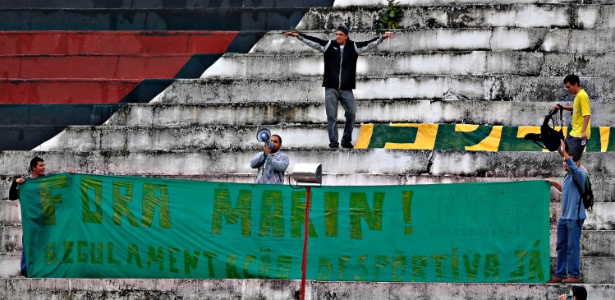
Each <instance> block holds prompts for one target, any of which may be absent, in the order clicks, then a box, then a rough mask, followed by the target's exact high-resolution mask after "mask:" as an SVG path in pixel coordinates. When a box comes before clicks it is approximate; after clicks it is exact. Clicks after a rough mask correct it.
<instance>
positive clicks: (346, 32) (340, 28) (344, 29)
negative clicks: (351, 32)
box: [335, 24, 348, 35]
mask: <svg viewBox="0 0 615 300" xmlns="http://www.w3.org/2000/svg"><path fill="white" fill-rule="evenodd" d="M338 30H339V31H342V32H344V34H345V35H348V27H346V25H343V24H342V25H340V26H337V29H335V31H338Z"/></svg>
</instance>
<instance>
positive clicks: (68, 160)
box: [0, 137, 615, 185]
mask: <svg viewBox="0 0 615 300" xmlns="http://www.w3.org/2000/svg"><path fill="white" fill-rule="evenodd" d="M283 138H284V137H283ZM259 144H260V143H259V142H257V141H254V145H255V146H258V145H259ZM259 151H260V149H259V150H254V151H237V150H235V149H217V150H213V151H193V150H183V151H134V152H131V151H88V152H77V151H64V150H61V151H49V152H19V151H4V152H1V153H0V170H3V171H2V172H3V173H4V174H3V175H4V176H16V175H22V174H23V173H24V166H26V165H27V163H28V162H29V161H30V159H31V158H32V157H33V156H34V155H39V156H41V157H42V158H43V159H45V162H46V165H47V172H53V171H54V170H66V169H67V168H72V169H74V170H76V171H77V172H83V173H97V174H114V175H140V176H198V175H202V174H206V173H208V174H212V175H213V174H254V173H255V172H254V170H253V169H251V168H250V165H249V162H250V160H251V159H252V158H253V157H254V155H255V154H256V153H257V152H259ZM283 151H284V152H285V153H286V154H287V155H288V156H289V157H290V165H289V168H288V170H289V171H290V170H292V168H293V166H294V164H295V163H299V162H301V163H321V164H322V170H323V173H324V174H329V175H336V174H348V175H360V174H388V175H409V176H412V175H414V176H418V175H422V174H425V175H426V176H427V175H430V176H468V177H471V178H480V177H496V178H508V179H510V180H515V178H548V177H559V176H561V175H562V174H563V170H562V165H561V157H560V156H559V154H557V153H552V152H551V153H543V152H468V151H456V150H455V151H450V150H449V151H442V150H434V151H417V150H388V149H365V150H364V149H357V150H348V149H339V150H329V149H327V150H320V149H316V150H309V149H296V150H295V149H289V150H284V149H283ZM614 159H615V152H602V153H599V152H589V153H585V154H584V155H583V165H584V166H585V167H586V168H587V169H588V170H589V172H590V174H591V175H592V176H593V177H595V178H597V177H607V176H613V175H614V174H615V165H613V164H612V163H611V162H612V161H613V160H614ZM161 166H164V168H161ZM323 184H325V185H328V184H329V183H327V182H323Z"/></svg>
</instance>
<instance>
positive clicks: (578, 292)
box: [572, 285, 587, 300]
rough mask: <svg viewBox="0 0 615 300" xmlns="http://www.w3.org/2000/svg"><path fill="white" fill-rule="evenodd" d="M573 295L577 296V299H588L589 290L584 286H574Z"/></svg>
mask: <svg viewBox="0 0 615 300" xmlns="http://www.w3.org/2000/svg"><path fill="white" fill-rule="evenodd" d="M572 295H573V296H575V297H577V300H587V290H586V289H585V287H583V286H580V285H578V286H577V285H575V286H573V287H572Z"/></svg>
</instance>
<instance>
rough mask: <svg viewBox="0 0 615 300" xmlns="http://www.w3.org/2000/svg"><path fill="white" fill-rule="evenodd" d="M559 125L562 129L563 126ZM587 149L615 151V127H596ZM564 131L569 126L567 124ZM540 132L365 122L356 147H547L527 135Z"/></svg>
mask: <svg viewBox="0 0 615 300" xmlns="http://www.w3.org/2000/svg"><path fill="white" fill-rule="evenodd" d="M556 129H558V130H559V127H557V128H556ZM590 130H591V138H590V139H589V140H588V141H587V145H586V148H585V151H587V152H613V151H615V137H614V138H611V136H613V135H614V134H615V130H611V127H592V128H590ZM562 132H563V133H564V135H566V133H567V132H568V128H565V127H564V128H563V130H562ZM528 133H540V126H497V125H473V124H412V123H408V124H405V123H390V124H361V131H360V132H359V137H358V139H357V142H356V144H355V149H366V148H386V149H411V150H461V151H489V152H501V151H547V150H544V149H542V148H541V147H539V146H538V145H536V144H535V143H534V142H532V141H529V140H526V139H524V137H525V135H526V134H528Z"/></svg>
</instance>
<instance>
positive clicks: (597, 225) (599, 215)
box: [551, 202, 615, 254]
mask: <svg viewBox="0 0 615 300" xmlns="http://www.w3.org/2000/svg"><path fill="white" fill-rule="evenodd" d="M561 214H562V206H561V204H560V203H559V202H554V203H551V230H556V229H557V222H558V220H559V217H560V216H561ZM586 215H587V219H586V220H585V222H584V223H583V229H584V230H598V231H599V230H615V223H614V222H613V220H615V203H614V202H595V203H594V207H593V210H591V211H586ZM606 241H607V240H604V242H606ZM608 249H609V248H605V247H604V245H599V246H596V250H595V251H610V250H608ZM595 253H596V254H598V253H597V252H595ZM604 253H608V252H604Z"/></svg>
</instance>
